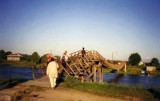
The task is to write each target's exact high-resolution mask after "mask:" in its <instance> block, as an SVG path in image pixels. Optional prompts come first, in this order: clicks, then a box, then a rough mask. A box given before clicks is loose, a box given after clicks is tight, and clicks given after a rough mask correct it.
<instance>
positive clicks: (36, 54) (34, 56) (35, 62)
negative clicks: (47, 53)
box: [31, 52, 40, 65]
mask: <svg viewBox="0 0 160 101" xmlns="http://www.w3.org/2000/svg"><path fill="white" fill-rule="evenodd" d="M31 60H32V62H33V64H34V65H36V64H37V63H39V60H40V56H39V54H38V53H37V52H34V53H33V54H32V56H31Z"/></svg>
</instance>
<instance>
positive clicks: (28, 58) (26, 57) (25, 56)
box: [21, 54, 31, 62]
mask: <svg viewBox="0 0 160 101" xmlns="http://www.w3.org/2000/svg"><path fill="white" fill-rule="evenodd" d="M21 60H22V61H27V62H31V55H27V54H25V55H23V56H22V57H21Z"/></svg>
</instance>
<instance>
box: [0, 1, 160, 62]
mask: <svg viewBox="0 0 160 101" xmlns="http://www.w3.org/2000/svg"><path fill="white" fill-rule="evenodd" d="M159 5H160V0H0V49H3V50H5V51H12V52H18V53H27V54H32V53H33V52H34V51H37V52H38V53H39V54H40V55H43V54H45V53H50V52H52V53H53V54H56V55H62V54H63V52H64V50H67V51H68V53H72V52H74V51H78V50H81V49H82V47H85V49H86V50H96V51H98V52H99V53H100V54H101V55H103V56H104V57H105V58H107V59H112V53H113V58H114V59H120V60H128V57H129V55H130V54H131V53H136V52H138V53H139V54H140V55H141V57H142V59H144V60H150V59H151V58H153V57H156V58H158V59H160V40H159V39H160V6H159Z"/></svg>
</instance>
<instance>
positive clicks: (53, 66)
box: [46, 61, 59, 78]
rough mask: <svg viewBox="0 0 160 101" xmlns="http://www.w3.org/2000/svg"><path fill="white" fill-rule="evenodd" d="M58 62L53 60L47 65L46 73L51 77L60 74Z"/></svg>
mask: <svg viewBox="0 0 160 101" xmlns="http://www.w3.org/2000/svg"><path fill="white" fill-rule="evenodd" d="M58 68H59V66H58V63H56V62H55V61H52V62H50V63H49V64H48V66H47V70H46V73H47V75H48V76H49V77H56V78H57V76H58V70H57V69H58Z"/></svg>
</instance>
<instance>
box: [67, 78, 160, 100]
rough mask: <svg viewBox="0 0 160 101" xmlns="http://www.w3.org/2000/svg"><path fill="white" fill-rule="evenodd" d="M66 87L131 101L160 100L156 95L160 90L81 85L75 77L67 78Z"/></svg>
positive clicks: (112, 85) (108, 85)
mask: <svg viewBox="0 0 160 101" xmlns="http://www.w3.org/2000/svg"><path fill="white" fill-rule="evenodd" d="M64 85H65V86H66V87H69V88H74V89H78V90H81V91H85V92H89V93H93V94H96V95H101V96H109V97H114V98H121V99H125V100H131V101H132V100H135V99H136V100H138V101H159V99H156V98H155V95H156V94H158V95H159V94H160V89H156V90H155V89H154V90H153V89H151V90H148V89H144V88H141V87H129V86H119V85H116V84H108V83H104V84H98V83H88V82H85V83H81V82H80V81H78V80H75V79H74V78H73V77H68V78H66V80H65V82H64ZM155 92H156V94H155Z"/></svg>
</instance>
